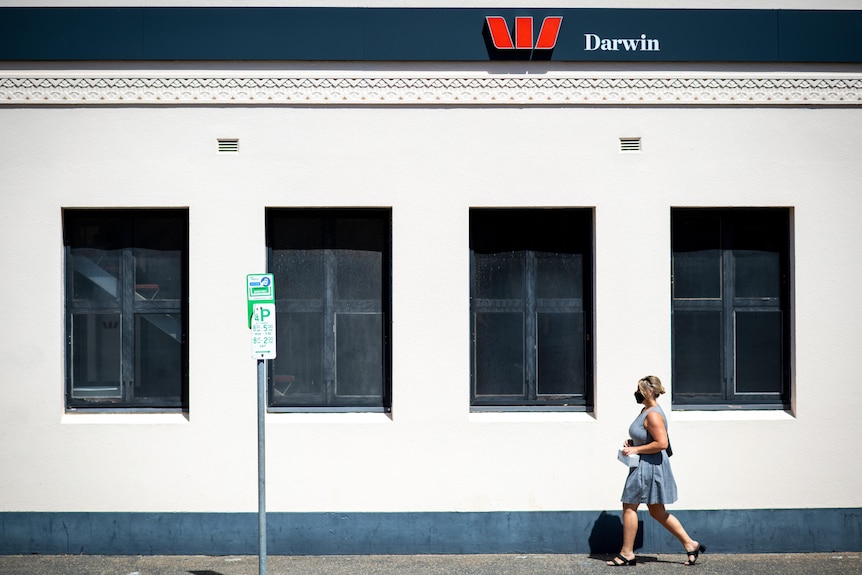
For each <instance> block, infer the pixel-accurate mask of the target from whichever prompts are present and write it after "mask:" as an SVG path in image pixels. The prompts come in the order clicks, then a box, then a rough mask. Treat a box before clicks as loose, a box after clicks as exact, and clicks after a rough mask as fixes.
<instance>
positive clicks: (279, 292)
mask: <svg viewBox="0 0 862 575" xmlns="http://www.w3.org/2000/svg"><path fill="white" fill-rule="evenodd" d="M270 270H272V273H273V275H274V276H275V294H276V297H278V298H280V299H281V298H289V299H292V300H322V299H323V297H324V277H325V274H324V252H323V250H303V249H296V250H288V249H283V250H273V252H272V257H271V259H270Z"/></svg>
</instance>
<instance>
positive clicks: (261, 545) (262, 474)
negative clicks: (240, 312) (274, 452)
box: [257, 359, 266, 575]
mask: <svg viewBox="0 0 862 575" xmlns="http://www.w3.org/2000/svg"><path fill="white" fill-rule="evenodd" d="M265 416H266V361H265V360H263V359H259V360H257V509H258V511H257V516H258V517H257V536H258V541H257V547H258V573H259V575H266V429H265V424H266V421H265V419H266V417H265Z"/></svg>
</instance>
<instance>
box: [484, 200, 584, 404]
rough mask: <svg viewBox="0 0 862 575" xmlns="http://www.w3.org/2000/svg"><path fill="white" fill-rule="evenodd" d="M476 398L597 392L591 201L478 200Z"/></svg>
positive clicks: (570, 399) (574, 398)
mask: <svg viewBox="0 0 862 575" xmlns="http://www.w3.org/2000/svg"><path fill="white" fill-rule="evenodd" d="M470 312H471V313H470V318H471V331H472V346H471V359H472V362H471V365H472V369H471V402H472V405H473V406H474V407H477V408H481V407H488V408H507V407H508V408H514V409H517V408H524V407H531V406H532V407H541V408H548V407H549V406H569V407H573V406H577V407H580V408H588V407H590V406H591V402H592V387H593V377H592V371H593V370H592V366H593V354H592V335H591V334H592V210H589V209H478V208H476V209H471V210H470Z"/></svg>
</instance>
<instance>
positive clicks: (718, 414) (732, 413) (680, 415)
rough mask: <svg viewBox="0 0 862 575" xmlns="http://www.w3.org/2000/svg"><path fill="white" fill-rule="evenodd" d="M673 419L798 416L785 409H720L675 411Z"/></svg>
mask: <svg viewBox="0 0 862 575" xmlns="http://www.w3.org/2000/svg"><path fill="white" fill-rule="evenodd" d="M671 419H672V421H792V420H794V419H796V417H795V416H794V415H793V414H792V413H791V412H790V411H786V410H783V409H775V410H760V409H757V410H744V409H733V410H720V411H673V412H672V415H671Z"/></svg>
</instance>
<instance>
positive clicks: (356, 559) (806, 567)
mask: <svg viewBox="0 0 862 575" xmlns="http://www.w3.org/2000/svg"><path fill="white" fill-rule="evenodd" d="M607 559H609V557H608V556H601V557H600V556H586V555H362V556H314V557H306V556H290V557H285V556H273V557H268V558H267V569H266V572H267V575H563V574H565V575H581V574H593V573H604V574H606V575H607V574H608V573H613V572H614V571H612V569H615V568H612V567H608V566H606V565H605V560H607ZM684 561H685V557H684V556H683V555H682V554H679V555H648V554H647V555H639V556H638V564H637V566H635V567H634V568H622V569H623V571H622V572H623V573H636V574H643V575H646V574H648V573H697V575H714V574H722V575H724V574H734V575H737V574H748V573H751V574H756V575H820V574H824V575H860V574H862V552H855V553H812V554H774V555H772V554H758V555H714V554H709V553H707V554H705V555H701V559H700V561H699V562H698V564H697V565H696V566H694V567H687V566H685V565H684V564H683V563H684ZM689 569H691V570H692V571H689ZM258 571H259V570H258V564H257V556H235V557H208V556H207V557H204V556H192V557H190V556H102V555H7V556H0V575H258Z"/></svg>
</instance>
